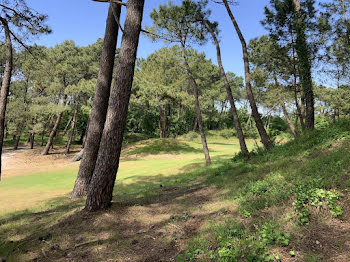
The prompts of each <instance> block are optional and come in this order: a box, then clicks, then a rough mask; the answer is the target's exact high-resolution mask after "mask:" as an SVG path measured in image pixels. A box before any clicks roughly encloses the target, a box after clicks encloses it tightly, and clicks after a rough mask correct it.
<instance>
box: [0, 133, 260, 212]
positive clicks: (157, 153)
mask: <svg viewBox="0 0 350 262" xmlns="http://www.w3.org/2000/svg"><path fill="white" fill-rule="evenodd" d="M208 141H209V148H210V151H211V155H212V157H213V160H214V161H215V158H217V157H219V158H220V159H221V160H222V159H228V158H232V157H233V156H234V154H235V153H237V152H239V145H238V140H237V139H235V138H232V139H224V138H218V137H215V138H214V137H213V138H211V137H209V139H208ZM248 143H249V146H250V147H251V148H252V147H253V145H254V142H253V141H250V140H248ZM201 149H202V144H201V142H200V139H196V140H194V141H185V140H183V139H177V140H176V139H164V140H160V139H151V140H147V141H142V142H139V143H138V144H136V146H135V147H134V148H133V147H132V148H131V149H130V150H126V151H125V152H124V153H123V154H122V160H121V162H120V167H119V172H118V177H117V186H116V191H118V185H123V184H125V185H127V184H131V183H135V182H137V181H138V180H145V179H146V180H147V177H154V176H159V177H169V176H172V175H178V174H181V173H184V172H188V171H191V170H193V169H195V168H198V167H201V166H203V165H204V156H203V153H202V151H201ZM135 155H136V156H135ZM67 161H68V160H67ZM30 168H31V167H30V166H28V170H30ZM78 168H79V163H76V164H73V165H69V166H68V167H65V168H53V169H52V170H50V171H46V172H35V170H32V173H29V174H25V175H21V174H17V175H14V176H13V177H9V178H6V179H3V180H2V182H1V183H0V216H1V215H4V214H8V213H10V212H14V211H21V210H23V209H28V208H29V209H32V208H35V210H40V209H41V207H44V208H45V207H46V206H45V205H44V204H45V202H46V201H48V200H50V199H52V198H55V197H59V196H66V197H67V198H68V194H69V192H70V191H71V190H72V188H73V185H74V181H75V178H76V174H77V172H78ZM27 173H28V172H27ZM159 183H160V182H159ZM118 192H119V191H118Z"/></svg>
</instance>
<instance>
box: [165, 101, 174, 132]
mask: <svg viewBox="0 0 350 262" xmlns="http://www.w3.org/2000/svg"><path fill="white" fill-rule="evenodd" d="M173 113H174V112H173V107H172V106H171V105H169V118H168V132H167V135H166V136H167V137H168V138H169V137H170V135H171V126H172V122H173Z"/></svg>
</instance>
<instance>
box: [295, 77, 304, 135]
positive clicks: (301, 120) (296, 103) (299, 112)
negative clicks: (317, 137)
mask: <svg viewBox="0 0 350 262" xmlns="http://www.w3.org/2000/svg"><path fill="white" fill-rule="evenodd" d="M294 100H295V106H296V108H297V116H298V117H299V118H300V125H301V130H302V131H303V132H304V131H305V122H304V116H303V112H302V110H301V108H300V106H299V102H298V90H297V84H296V78H295V79H294ZM298 117H297V118H296V119H298ZM297 123H298V122H297V121H296V125H297Z"/></svg>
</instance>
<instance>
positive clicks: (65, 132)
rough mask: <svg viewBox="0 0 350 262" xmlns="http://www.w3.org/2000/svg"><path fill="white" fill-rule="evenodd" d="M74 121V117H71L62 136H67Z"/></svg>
mask: <svg viewBox="0 0 350 262" xmlns="http://www.w3.org/2000/svg"><path fill="white" fill-rule="evenodd" d="M72 120H73V117H71V118H70V119H69V120H68V122H67V125H66V127H65V128H64V130H63V133H62V136H65V135H66V134H67V131H68V128H69V126H70V125H71V123H72Z"/></svg>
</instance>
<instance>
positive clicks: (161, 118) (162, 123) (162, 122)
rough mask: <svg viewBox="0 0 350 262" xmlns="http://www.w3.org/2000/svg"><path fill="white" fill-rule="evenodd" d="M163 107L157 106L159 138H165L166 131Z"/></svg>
mask: <svg viewBox="0 0 350 262" xmlns="http://www.w3.org/2000/svg"><path fill="white" fill-rule="evenodd" d="M163 107H164V106H163V105H160V106H159V127H160V135H159V136H160V138H165V129H166V112H165V110H164V108H163Z"/></svg>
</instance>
